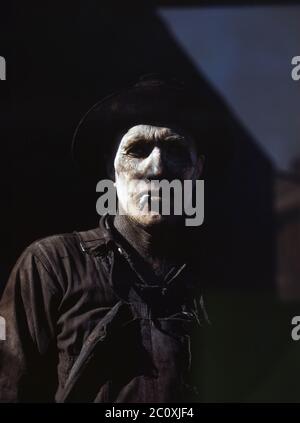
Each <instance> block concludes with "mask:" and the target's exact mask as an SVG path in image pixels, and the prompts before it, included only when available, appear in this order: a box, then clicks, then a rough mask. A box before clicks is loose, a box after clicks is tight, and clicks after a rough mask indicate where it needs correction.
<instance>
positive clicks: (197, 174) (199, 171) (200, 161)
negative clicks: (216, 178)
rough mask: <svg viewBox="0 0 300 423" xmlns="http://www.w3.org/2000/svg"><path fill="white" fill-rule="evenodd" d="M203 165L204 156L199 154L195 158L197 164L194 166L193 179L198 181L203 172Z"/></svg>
mask: <svg viewBox="0 0 300 423" xmlns="http://www.w3.org/2000/svg"><path fill="white" fill-rule="evenodd" d="M204 163H205V156H204V155H203V154H200V155H199V156H198V157H197V162H196V166H195V179H200V177H201V176H202V175H203V172H204Z"/></svg>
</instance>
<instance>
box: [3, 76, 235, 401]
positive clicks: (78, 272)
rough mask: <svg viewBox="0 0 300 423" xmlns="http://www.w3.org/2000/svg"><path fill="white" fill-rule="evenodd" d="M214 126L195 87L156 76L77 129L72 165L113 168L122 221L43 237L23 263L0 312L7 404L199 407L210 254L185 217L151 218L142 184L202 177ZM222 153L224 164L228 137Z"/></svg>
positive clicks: (108, 102) (104, 105)
mask: <svg viewBox="0 0 300 423" xmlns="http://www.w3.org/2000/svg"><path fill="white" fill-rule="evenodd" d="M213 124H214V123H213V120H212V118H211V116H209V115H208V114H207V111H206V110H205V108H203V107H202V108H201V107H200V106H199V104H198V99H197V97H196V96H194V95H193V94H192V93H191V91H189V90H187V89H186V88H185V87H184V86H183V85H182V84H181V83H178V82H177V81H175V80H173V79H161V78H157V77H148V78H146V79H142V80H140V81H139V82H138V83H137V84H135V85H134V86H132V87H129V88H128V89H127V90H124V91H122V92H120V93H117V94H114V95H112V96H110V97H108V98H106V99H104V100H103V101H102V102H100V103H98V104H97V105H96V106H94V107H93V108H92V109H91V110H90V111H89V112H88V113H87V115H86V116H85V117H84V119H83V120H82V121H81V122H80V125H79V127H78V129H77V131H76V134H75V137H74V143H73V151H74V154H75V157H76V158H77V159H78V161H79V162H80V165H82V166H84V165H85V166H86V168H87V169H88V170H89V171H90V170H91V169H93V170H94V171H95V173H97V171H98V172H99V174H100V169H103V168H104V166H106V167H107V171H108V174H109V175H112V177H113V178H114V183H115V187H116V191H117V195H118V200H119V213H118V214H117V215H116V216H110V215H106V216H103V217H102V218H101V220H100V225H99V227H98V228H96V229H93V230H90V231H85V232H79V233H77V232H74V233H71V234H63V235H56V236H52V237H48V238H45V239H42V240H39V241H36V242H35V243H33V244H32V245H31V246H29V247H28V248H27V249H26V250H25V252H24V253H23V254H22V256H21V257H20V259H19V260H18V262H17V264H16V266H15V267H14V269H13V271H12V273H11V276H10V279H9V281H8V284H7V286H6V289H5V292H4V294H3V297H2V300H1V308H0V315H1V316H3V317H4V318H5V321H6V325H7V335H6V340H5V341H3V342H1V344H0V348H1V350H0V352H1V356H0V366H1V370H0V397H1V400H2V401H7V402H18V401H33V402H36V401H57V402H74V401H80V402H173V401H200V400H201V397H200V396H199V395H200V392H199V380H195V375H196V374H197V372H196V371H195V369H196V367H197V365H199V360H200V353H199V348H200V347H201V331H202V328H203V326H204V325H206V324H208V318H207V315H206V312H205V308H204V304H203V298H202V292H203V287H204V282H205V272H204V259H203V254H204V252H203V249H202V248H201V245H199V242H198V241H197V237H196V232H197V231H196V230H194V229H195V228H193V227H191V228H188V227H186V226H185V224H184V214H182V215H181V216H178V215H175V214H174V213H171V214H170V215H163V214H162V213H161V212H157V211H156V212H153V211H151V210H150V209H149V207H148V200H149V199H150V197H151V193H149V191H148V190H146V191H145V190H142V189H140V188H139V187H140V186H141V185H139V182H144V184H146V187H147V188H149V184H150V183H151V181H153V180H157V181H161V180H167V181H173V180H179V181H180V182H182V183H183V182H184V181H185V180H189V181H192V182H193V184H194V183H195V181H196V180H198V179H201V178H202V177H203V175H204V165H205V160H207V156H208V155H207V152H208V151H210V148H211V147H212V144H213V142H214V141H213V138H211V139H210V140H208V139H207V137H208V134H209V133H210V131H212V127H213ZM208 141H210V142H208ZM213 148H216V145H214V146H213ZM218 148H219V150H218V153H219V156H220V157H222V160H224V157H225V156H224V155H223V154H222V151H223V150H226V151H227V153H228V149H229V143H228V144H227V145H226V137H225V133H224V139H222V140H218ZM216 161H217V160H216ZM219 164H220V163H219ZM223 167H224V163H223ZM212 169H213V167H212ZM218 171H219V172H220V173H221V166H220V167H219V169H218ZM132 182H134V183H132ZM134 184H137V185H134ZM132 187H137V188H136V189H133V188H132ZM152 194H153V193H152ZM155 196H156V197H155ZM151 199H152V200H154V201H156V202H157V203H160V202H161V200H162V199H161V197H160V194H159V193H156V194H155V195H152V198H151ZM197 233H198V232H197ZM199 263H200V268H201V271H199ZM201 263H203V264H201ZM196 379H197V378H196ZM197 385H198V389H197Z"/></svg>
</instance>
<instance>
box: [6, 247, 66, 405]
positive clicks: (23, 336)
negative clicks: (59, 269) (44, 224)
mask: <svg viewBox="0 0 300 423" xmlns="http://www.w3.org/2000/svg"><path fill="white" fill-rule="evenodd" d="M59 297H60V289H59V284H58V283H57V280H56V278H55V274H54V272H53V271H52V270H51V267H50V265H49V262H47V261H46V259H45V256H43V254H42V249H40V248H39V244H38V243H35V244H32V245H31V246H30V247H28V248H27V249H26V250H25V251H24V253H23V254H22V255H21V257H20V258H19V260H18V262H17V263H16V265H15V267H14V269H13V270H12V272H11V275H10V278H9V280H8V283H7V285H6V287H5V290H4V293H3V296H2V298H1V301H0V316H1V317H2V318H4V319H5V320H3V319H2V323H3V322H5V326H6V327H5V332H6V333H5V340H3V336H2V340H0V402H29V401H30V402H39V401H43V402H51V401H54V393H55V392H54V391H55V387H56V386H57V380H56V378H57V376H56V374H57V371H56V359H57V358H56V357H57V353H56V347H55V344H56V342H55V339H56V337H55V334H56V315H57V309H58V305H59V301H60V300H59ZM2 332H3V331H2ZM2 335H3V334H2Z"/></svg>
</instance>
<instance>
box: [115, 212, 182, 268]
mask: <svg viewBox="0 0 300 423" xmlns="http://www.w3.org/2000/svg"><path fill="white" fill-rule="evenodd" d="M114 226H115V228H116V229H117V231H118V232H119V233H120V234H121V236H122V237H123V238H124V239H125V240H126V241H127V242H128V243H129V244H130V246H131V247H133V248H134V250H136V251H137V252H138V254H139V255H140V256H141V257H142V258H143V259H144V260H145V261H146V262H147V263H148V264H149V265H150V266H151V267H152V269H153V270H154V271H155V273H157V274H161V275H162V274H164V273H166V272H167V271H168V270H169V269H170V267H172V266H174V265H175V264H177V263H178V264H180V263H182V262H184V261H185V259H186V254H184V253H186V252H187V250H188V246H187V233H186V230H185V228H184V227H183V226H180V225H178V226H175V225H167V224H164V225H157V226H156V227H151V228H146V227H143V226H141V225H139V224H138V223H136V222H134V221H133V220H132V219H130V217H128V216H126V215H117V216H116V217H115V219H114Z"/></svg>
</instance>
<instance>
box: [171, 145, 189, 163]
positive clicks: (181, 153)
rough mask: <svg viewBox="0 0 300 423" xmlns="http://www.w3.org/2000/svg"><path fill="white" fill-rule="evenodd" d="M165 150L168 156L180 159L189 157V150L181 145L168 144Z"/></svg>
mask: <svg viewBox="0 0 300 423" xmlns="http://www.w3.org/2000/svg"><path fill="white" fill-rule="evenodd" d="M166 152H167V154H168V155H169V156H170V157H173V158H176V159H180V160H182V161H183V160H188V159H189V158H190V154H189V151H188V150H187V149H186V148H185V147H183V146H182V145H178V144H170V145H168V146H167V148H166Z"/></svg>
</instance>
